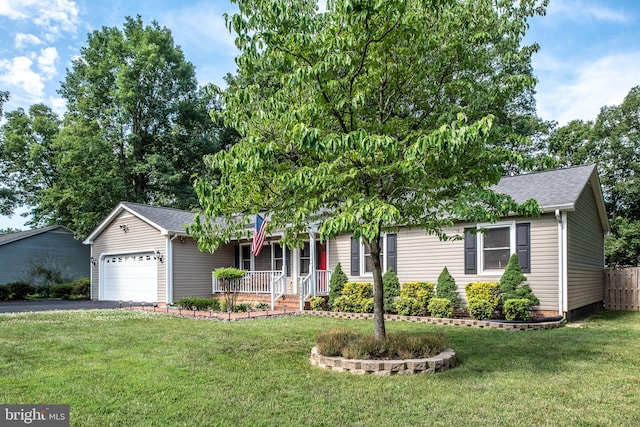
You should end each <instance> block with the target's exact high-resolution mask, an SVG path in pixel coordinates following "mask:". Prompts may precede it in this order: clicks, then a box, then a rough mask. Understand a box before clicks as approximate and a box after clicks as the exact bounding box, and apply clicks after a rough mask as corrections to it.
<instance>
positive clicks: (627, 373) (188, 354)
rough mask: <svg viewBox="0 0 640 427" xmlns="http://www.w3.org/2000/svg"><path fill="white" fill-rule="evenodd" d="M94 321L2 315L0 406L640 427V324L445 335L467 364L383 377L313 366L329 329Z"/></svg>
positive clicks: (351, 422) (145, 414)
mask: <svg viewBox="0 0 640 427" xmlns="http://www.w3.org/2000/svg"><path fill="white" fill-rule="evenodd" d="M336 326H352V327H354V328H358V329H361V330H365V331H372V329H373V326H372V324H371V323H370V322H369V321H357V320H353V321H349V320H340V319H329V318H325V317H311V316H304V317H289V318H271V319H261V320H250V321H244V322H235V323H220V322H216V321H208V320H192V319H184V318H178V317H170V316H166V315H162V314H154V313H141V312H127V311H119V310H114V311H85V312H80V311H76V312H51V313H27V314H20V315H0V372H1V376H0V403H5V404H7V403H31V404H40V403H43V404H44V403H47V404H56V403H67V404H70V405H71V424H72V425H78V426H91V425H95V426H107V425H114V426H138V425H142V426H171V425H189V426H192V425H193V426H213V425H229V426H235V425H250V426H253V425H264V426H276V425H277V426H283V425H326V426H334V425H335V426H358V425H360V426H387V425H388V426H399V425H407V426H418V425H430V426H431V425H442V426H452V425H455V426H464V425H470V426H471V425H473V426H478V425H483V426H484V425H487V426H499V425H504V426H516V425H530V426H546V425H548V426H627V425H637V424H638V422H639V421H640V313H624V312H606V313H603V314H602V315H600V316H597V317H594V318H592V319H590V320H589V321H587V322H585V323H584V325H583V326H582V327H565V328H560V329H554V330H549V331H540V332H533V331H532V332H514V331H500V330H480V329H472V328H467V327H451V326H449V327H447V326H435V325H426V324H417V323H405V322H387V328H388V330H390V331H399V330H405V331H436V330H440V331H443V332H444V334H445V335H446V336H447V338H448V341H449V345H450V346H451V347H452V348H453V349H454V350H455V351H456V352H457V355H458V360H459V366H458V367H457V368H455V369H453V370H451V371H448V372H444V373H440V374H436V375H417V376H395V377H374V376H354V375H350V374H344V373H335V372H328V371H325V370H321V369H319V368H316V367H313V366H311V365H310V364H309V361H308V359H309V352H310V349H311V347H312V346H313V344H314V336H315V335H316V334H317V333H318V332H319V331H321V330H323V329H325V328H328V327H336Z"/></svg>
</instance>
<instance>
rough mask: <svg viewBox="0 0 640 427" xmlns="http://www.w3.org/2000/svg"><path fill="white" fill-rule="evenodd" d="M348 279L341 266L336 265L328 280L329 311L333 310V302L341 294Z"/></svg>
mask: <svg viewBox="0 0 640 427" xmlns="http://www.w3.org/2000/svg"><path fill="white" fill-rule="evenodd" d="M348 281H349V279H348V278H347V275H346V274H344V272H343V271H342V266H341V265H340V263H338V265H336V269H335V270H334V271H333V273H332V274H331V279H329V302H328V304H329V309H330V310H332V309H333V302H334V301H335V300H336V298H338V297H339V296H340V294H341V293H342V289H343V288H344V285H345V283H347V282H348Z"/></svg>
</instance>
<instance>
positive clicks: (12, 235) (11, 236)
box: [0, 225, 73, 246]
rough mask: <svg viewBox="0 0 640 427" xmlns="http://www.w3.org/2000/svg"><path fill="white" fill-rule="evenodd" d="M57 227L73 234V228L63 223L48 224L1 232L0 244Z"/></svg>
mask: <svg viewBox="0 0 640 427" xmlns="http://www.w3.org/2000/svg"><path fill="white" fill-rule="evenodd" d="M59 228H61V229H63V230H64V231H67V232H69V233H71V234H73V230H70V229H68V228H67V227H65V226H63V225H50V226H49V227H43V228H36V229H33V230H24V231H17V232H15V233H9V234H3V235H2V236H0V246H2V245H6V244H8V243H11V242H15V241H18V240H22V239H27V238H29V237H33V236H37V235H38V234H42V233H46V232H49V231H53V230H57V229H59Z"/></svg>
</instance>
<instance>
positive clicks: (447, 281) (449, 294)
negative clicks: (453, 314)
mask: <svg viewBox="0 0 640 427" xmlns="http://www.w3.org/2000/svg"><path fill="white" fill-rule="evenodd" d="M436 295H437V296H438V298H446V299H448V300H449V301H451V305H452V306H454V307H456V306H458V305H460V296H458V287H457V286H456V281H455V280H454V278H453V276H451V274H450V273H449V270H448V269H447V267H444V268H443V269H442V273H440V275H439V276H438V282H437V284H436ZM429 311H431V310H429Z"/></svg>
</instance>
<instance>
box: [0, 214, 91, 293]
mask: <svg viewBox="0 0 640 427" xmlns="http://www.w3.org/2000/svg"><path fill="white" fill-rule="evenodd" d="M89 257H90V251H89V248H87V247H86V246H84V245H83V244H82V243H81V242H80V241H78V240H76V239H74V237H73V231H71V230H69V229H68V228H67V227H63V226H61V225H52V226H50V227H44V228H38V229H35V230H26V231H19V232H17V233H11V234H5V235H2V236H0V284H4V283H10V282H15V281H19V280H27V279H28V278H29V275H30V274H31V273H33V272H34V271H35V270H36V269H37V268H38V267H46V268H52V269H56V270H58V271H59V272H61V273H62V274H63V275H64V276H65V277H67V278H68V279H70V280H75V279H80V278H82V277H89Z"/></svg>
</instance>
